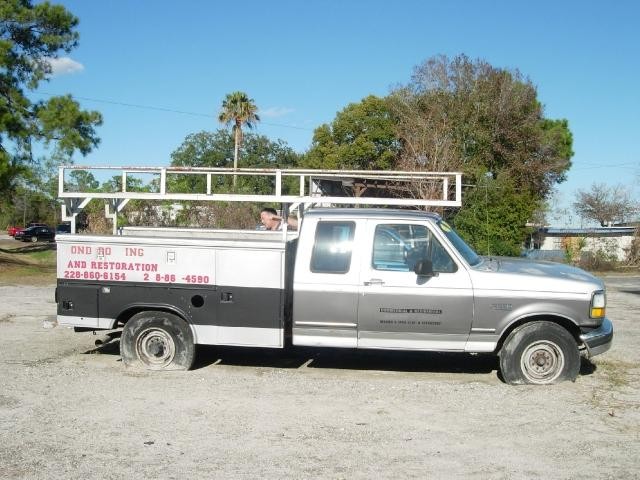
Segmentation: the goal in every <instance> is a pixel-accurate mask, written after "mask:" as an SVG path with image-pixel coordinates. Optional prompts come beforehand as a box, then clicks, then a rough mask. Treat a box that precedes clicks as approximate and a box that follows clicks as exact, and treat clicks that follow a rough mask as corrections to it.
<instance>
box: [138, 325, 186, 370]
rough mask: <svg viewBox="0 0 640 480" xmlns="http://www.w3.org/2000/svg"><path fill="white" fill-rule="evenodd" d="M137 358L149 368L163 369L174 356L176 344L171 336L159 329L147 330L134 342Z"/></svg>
mask: <svg viewBox="0 0 640 480" xmlns="http://www.w3.org/2000/svg"><path fill="white" fill-rule="evenodd" d="M136 354H137V356H138V358H139V359H140V360H141V361H142V362H143V363H145V364H146V365H148V366H149V367H151V368H164V367H166V366H167V365H169V364H171V362H172V361H173V359H174V357H175V355H176V344H175V342H174V341H173V338H172V337H171V335H169V334H168V333H167V332H166V331H164V330H161V329H159V328H148V329H146V330H144V331H142V332H141V333H140V335H138V339H137V341H136Z"/></svg>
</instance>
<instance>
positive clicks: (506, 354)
mask: <svg viewBox="0 0 640 480" xmlns="http://www.w3.org/2000/svg"><path fill="white" fill-rule="evenodd" d="M499 355H500V371H501V373H502V378H503V379H504V381H505V382H507V383H509V384H512V385H517V384H523V383H527V384H534V385H547V384H552V383H558V382H562V381H565V380H571V381H574V380H575V379H576V377H577V376H578V372H579V371H580V353H579V352H578V345H577V343H576V341H575V339H574V338H573V336H572V335H571V334H570V333H569V332H568V331H567V330H566V329H565V328H563V327H561V326H560V325H558V324H556V323H552V322H543V321H541V322H531V323H525V324H524V325H521V326H520V327H518V328H516V329H515V330H514V331H513V332H511V333H510V334H509V336H508V337H507V339H506V340H505V342H504V344H503V346H502V349H501V350H500V354H499Z"/></svg>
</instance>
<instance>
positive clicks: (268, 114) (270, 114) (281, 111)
mask: <svg viewBox="0 0 640 480" xmlns="http://www.w3.org/2000/svg"><path fill="white" fill-rule="evenodd" d="M292 112H295V110H294V109H293V108H287V107H270V108H267V109H266V110H260V112H258V113H259V115H260V116H262V117H265V118H278V117H284V116H285V115H288V114H290V113H292Z"/></svg>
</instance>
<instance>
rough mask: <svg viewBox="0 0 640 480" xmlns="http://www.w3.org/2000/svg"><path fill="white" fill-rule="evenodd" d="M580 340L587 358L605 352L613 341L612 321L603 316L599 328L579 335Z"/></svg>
mask: <svg viewBox="0 0 640 480" xmlns="http://www.w3.org/2000/svg"><path fill="white" fill-rule="evenodd" d="M580 340H582V343H584V346H585V347H586V349H587V358H590V357H593V356H594V355H600V354H601V353H604V352H606V351H607V350H609V349H610V348H611V342H612V341H613V323H612V322H611V320H609V319H608V318H605V319H604V320H603V321H602V325H600V327H599V328H596V329H595V330H591V331H590V332H588V333H583V334H582V335H580Z"/></svg>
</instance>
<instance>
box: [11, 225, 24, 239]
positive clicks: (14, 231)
mask: <svg viewBox="0 0 640 480" xmlns="http://www.w3.org/2000/svg"><path fill="white" fill-rule="evenodd" d="M20 230H24V228H22V227H13V226H9V227H7V234H8V235H9V236H11V237H15V236H16V233H18V232H19V231H20Z"/></svg>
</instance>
